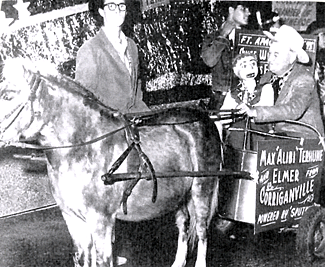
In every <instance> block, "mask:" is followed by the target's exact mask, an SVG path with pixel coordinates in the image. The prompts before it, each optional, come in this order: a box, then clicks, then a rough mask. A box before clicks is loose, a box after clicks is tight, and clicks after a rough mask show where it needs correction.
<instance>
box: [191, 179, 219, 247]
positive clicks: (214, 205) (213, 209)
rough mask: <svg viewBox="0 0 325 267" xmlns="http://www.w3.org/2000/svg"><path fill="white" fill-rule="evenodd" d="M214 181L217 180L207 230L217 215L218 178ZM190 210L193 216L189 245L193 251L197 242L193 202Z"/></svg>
mask: <svg viewBox="0 0 325 267" xmlns="http://www.w3.org/2000/svg"><path fill="white" fill-rule="evenodd" d="M213 179H215V181H214V187H213V192H212V199H211V203H210V209H209V211H210V213H209V217H208V220H207V229H208V228H209V225H210V222H211V220H212V218H213V216H214V215H215V214H216V212H217V208H218V193H219V179H218V178H213ZM189 209H191V211H190V214H191V216H190V224H189V227H188V244H189V248H190V249H191V250H193V249H194V247H195V244H196V242H197V234H196V216H195V210H194V203H193V200H192V201H191V203H190V205H189Z"/></svg>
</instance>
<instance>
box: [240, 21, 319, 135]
mask: <svg viewBox="0 0 325 267" xmlns="http://www.w3.org/2000/svg"><path fill="white" fill-rule="evenodd" d="M268 36H269V38H271V40H272V42H271V44H270V48H269V57H268V66H269V70H270V71H269V72H267V73H266V74H264V75H263V77H262V78H261V81H260V82H261V83H263V80H264V81H267V82H268V83H272V82H274V83H275V82H277V83H278V90H279V91H278V92H277V94H276V96H275V104H274V106H268V107H267V106H258V107H257V106H256V107H249V106H248V105H246V104H244V103H243V104H240V105H239V106H238V107H237V108H238V109H239V113H240V114H246V115H247V116H248V117H250V118H252V119H253V121H254V122H255V123H273V124H274V130H275V132H277V133H284V134H286V135H289V136H295V137H301V138H318V137H319V136H318V135H317V133H316V132H315V131H313V130H311V129H310V128H307V127H305V126H302V125H296V124H290V123H287V122H283V121H284V120H294V121H298V122H301V123H306V124H309V125H311V126H313V127H314V128H315V129H317V130H318V132H319V133H320V134H321V136H324V126H323V122H322V118H321V111H320V103H319V97H318V93H317V90H316V83H315V79H314V73H313V71H312V68H311V66H310V65H304V64H307V63H309V62H310V59H309V56H308V54H307V53H306V51H305V50H303V45H304V40H303V38H302V37H301V35H300V34H299V33H298V32H297V31H296V30H295V29H294V28H292V27H290V26H287V25H282V26H281V27H280V29H279V30H278V31H277V33H276V34H275V35H274V36H273V35H271V34H268ZM301 63H303V64H301Z"/></svg>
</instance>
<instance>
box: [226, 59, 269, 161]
mask: <svg viewBox="0 0 325 267" xmlns="http://www.w3.org/2000/svg"><path fill="white" fill-rule="evenodd" d="M257 63H258V62H257V58H256V56H255V54H253V53H243V54H239V55H237V56H236V57H235V58H234V60H233V71H234V74H235V75H236V77H238V80H239V82H238V85H237V86H236V87H235V88H234V89H233V90H231V91H230V92H228V93H227V95H226V97H225V101H224V103H223V106H222V107H221V110H232V109H236V107H237V106H238V105H239V104H241V103H245V104H247V105H249V106H272V105H273V104H274V92H273V88H272V86H271V84H265V85H263V84H258V81H257V77H258V74H259V73H258V64H257ZM249 123H250V129H253V130H260V131H265V132H268V131H269V125H266V124H263V125H256V124H254V123H253V122H249ZM223 124H224V127H227V126H229V125H230V126H231V127H230V128H229V130H228V131H227V134H226V138H225V139H226V140H225V143H226V151H225V152H226V153H227V151H228V153H229V152H230V150H241V149H242V148H243V145H244V132H243V131H235V130H231V129H232V128H233V129H234V128H237V129H244V128H245V127H246V124H247V119H246V118H241V119H239V120H236V121H235V122H233V121H230V120H229V121H224V122H223ZM259 139H264V137H262V136H261V137H255V136H254V141H256V140H259ZM245 145H246V149H253V150H254V149H256V147H254V145H253V141H252V135H250V140H248V142H247V143H246V144H245ZM231 153H234V151H232V152H231ZM229 156H230V155H228V156H227V157H229ZM233 156H234V157H236V155H233Z"/></svg>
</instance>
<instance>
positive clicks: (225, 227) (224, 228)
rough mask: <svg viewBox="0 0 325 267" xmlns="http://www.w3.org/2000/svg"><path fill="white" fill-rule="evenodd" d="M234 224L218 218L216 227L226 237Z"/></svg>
mask: <svg viewBox="0 0 325 267" xmlns="http://www.w3.org/2000/svg"><path fill="white" fill-rule="evenodd" d="M234 224H235V223H234V222H232V221H229V220H225V219H222V218H217V220H216V222H215V227H216V228H217V229H218V230H219V231H220V232H221V233H222V234H224V235H226V234H227V233H228V232H229V231H230V230H231V229H232V228H233V226H234Z"/></svg>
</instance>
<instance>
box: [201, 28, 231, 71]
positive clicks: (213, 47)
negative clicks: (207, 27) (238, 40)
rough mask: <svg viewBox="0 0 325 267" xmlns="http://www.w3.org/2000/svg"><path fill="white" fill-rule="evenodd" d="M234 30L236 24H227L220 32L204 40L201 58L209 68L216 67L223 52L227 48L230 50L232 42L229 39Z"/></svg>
mask: <svg viewBox="0 0 325 267" xmlns="http://www.w3.org/2000/svg"><path fill="white" fill-rule="evenodd" d="M234 28H235V25H234V24H232V23H230V22H226V23H225V24H224V25H223V26H222V28H221V29H220V32H215V33H212V34H209V35H207V36H206V38H205V39H204V41H203V43H202V51H201V57H202V59H203V61H204V63H205V64H207V65H208V66H209V67H214V66H215V65H216V64H217V62H218V61H219V60H220V57H221V55H222V52H223V51H224V50H225V49H226V48H228V49H229V48H230V42H229V40H228V38H227V37H228V35H229V34H230V32H231V31H232V30H233V29H234Z"/></svg>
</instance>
